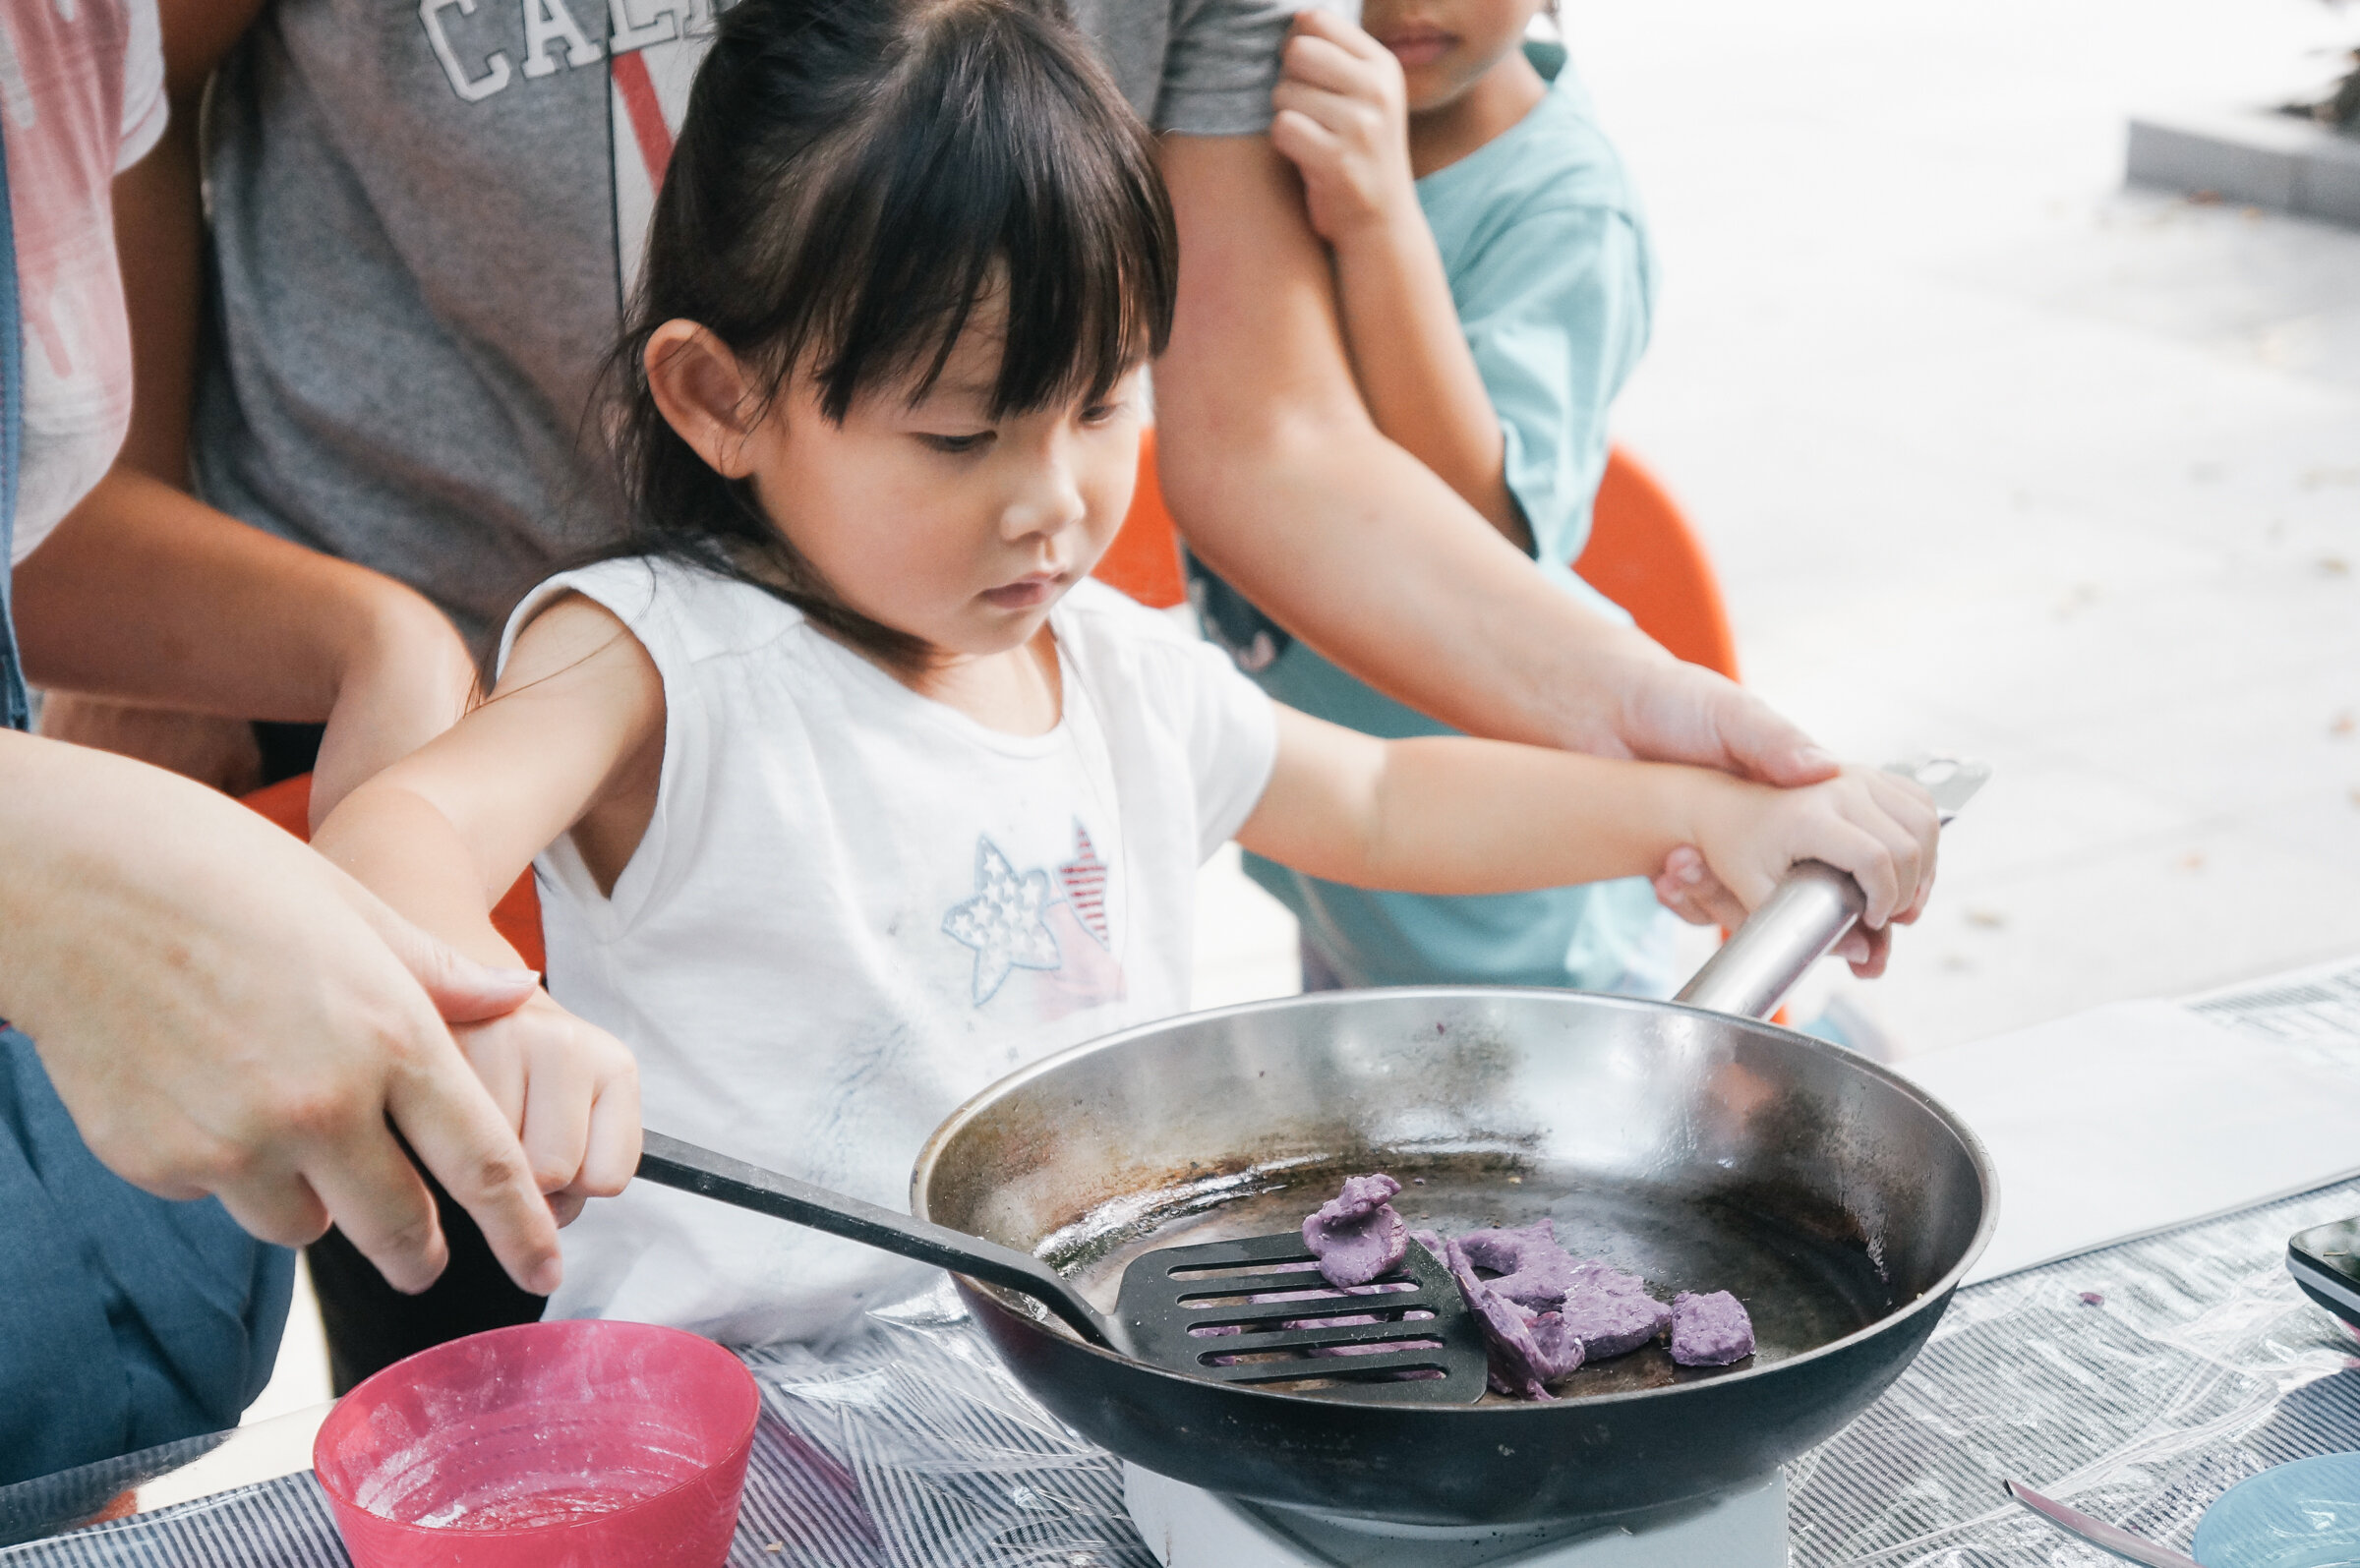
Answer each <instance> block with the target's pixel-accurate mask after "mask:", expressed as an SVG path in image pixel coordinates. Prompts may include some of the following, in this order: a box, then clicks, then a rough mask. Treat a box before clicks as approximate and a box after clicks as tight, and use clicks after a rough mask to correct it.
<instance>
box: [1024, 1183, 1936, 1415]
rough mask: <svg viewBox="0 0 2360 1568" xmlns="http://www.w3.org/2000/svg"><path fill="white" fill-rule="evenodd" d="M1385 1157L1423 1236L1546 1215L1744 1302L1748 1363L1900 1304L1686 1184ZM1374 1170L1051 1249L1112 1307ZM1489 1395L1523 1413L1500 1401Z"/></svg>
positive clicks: (1866, 1272)
mask: <svg viewBox="0 0 2360 1568" xmlns="http://www.w3.org/2000/svg"><path fill="white" fill-rule="evenodd" d="M1370 1153H1371V1154H1373V1155H1376V1156H1377V1160H1378V1163H1379V1164H1382V1165H1383V1167H1384V1168H1385V1169H1386V1170H1387V1172H1388V1173H1389V1174H1391V1175H1393V1176H1394V1177H1396V1178H1398V1179H1399V1180H1400V1181H1401V1182H1402V1184H1403V1188H1402V1191H1401V1192H1400V1194H1399V1195H1398V1196H1396V1197H1395V1198H1394V1199H1393V1207H1394V1208H1395V1209H1397V1210H1399V1211H1400V1213H1401V1216H1402V1218H1403V1219H1405V1220H1407V1221H1408V1222H1409V1225H1410V1227H1411V1229H1413V1230H1435V1231H1439V1232H1441V1233H1442V1234H1444V1235H1446V1236H1450V1235H1457V1234H1460V1233H1462V1232H1466V1231H1472V1230H1478V1229H1482V1228H1484V1227H1487V1226H1508V1227H1518V1226H1525V1225H1531V1224H1534V1223H1536V1222H1538V1221H1539V1220H1541V1219H1542V1218H1544V1217H1546V1218H1548V1219H1550V1220H1552V1221H1553V1222H1554V1223H1555V1226H1556V1230H1557V1236H1558V1240H1559V1241H1560V1243H1561V1244H1563V1245H1564V1247H1565V1248H1566V1249H1567V1250H1569V1251H1570V1252H1572V1253H1573V1254H1574V1255H1575V1256H1576V1257H1596V1258H1604V1259H1605V1260H1607V1261H1608V1262H1610V1263H1613V1264H1614V1265H1615V1266H1616V1267H1618V1268H1621V1269H1624V1270H1626V1271H1628V1272H1630V1273H1633V1274H1637V1275H1638V1276H1640V1277H1641V1278H1642V1279H1644V1280H1645V1281H1646V1282H1647V1287H1648V1290H1649V1291H1650V1293H1652V1294H1653V1295H1655V1296H1656V1297H1658V1298H1659V1299H1661V1300H1663V1301H1666V1302H1669V1301H1670V1300H1671V1299H1672V1297H1673V1295H1674V1293H1675V1292H1679V1291H1698V1292H1706V1291H1716V1290H1727V1291H1732V1292H1734V1293H1736V1295H1737V1296H1738V1297H1739V1299H1740V1300H1741V1301H1743V1302H1745V1303H1746V1304H1747V1307H1748V1310H1749V1313H1750V1315H1751V1316H1752V1318H1753V1326H1754V1335H1755V1339H1756V1342H1757V1349H1756V1351H1755V1353H1754V1356H1753V1357H1752V1358H1751V1359H1750V1360H1749V1361H1747V1362H1744V1363H1741V1365H1745V1366H1759V1365H1771V1364H1773V1363H1776V1362H1780V1361H1784V1360H1786V1359H1788V1358H1790V1357H1794V1356H1799V1355H1801V1354H1803V1353H1805V1352H1808V1351H1812V1350H1816V1349H1818V1348H1819V1347H1820V1346H1822V1345H1827V1344H1832V1343H1833V1342H1835V1341H1836V1340H1839V1339H1842V1338H1844V1337H1845V1336H1847V1335H1849V1334H1852V1333H1855V1332H1857V1331H1859V1330H1860V1329H1862V1328H1866V1327H1867V1326H1869V1325H1870V1324H1871V1323H1874V1322H1876V1321H1877V1320H1878V1319H1879V1318H1882V1317H1884V1316H1885V1315H1886V1314H1887V1313H1888V1312H1890V1311H1891V1310H1892V1309H1893V1308H1894V1307H1896V1306H1899V1305H1900V1303H1899V1302H1898V1301H1897V1300H1896V1295H1895V1291H1894V1288H1893V1285H1892V1283H1891V1282H1890V1281H1889V1280H1886V1279H1884V1278H1882V1277H1880V1276H1879V1274H1878V1272H1877V1269H1876V1265H1875V1263H1874V1262H1873V1261H1872V1260H1871V1259H1870V1257H1869V1255H1868V1252H1867V1249H1866V1248H1865V1247H1863V1246H1862V1245H1861V1244H1860V1243H1859V1242H1858V1241H1857V1240H1851V1239H1846V1238H1841V1237H1828V1236H1814V1235H1810V1234H1806V1233H1804V1232H1801V1231H1799V1230H1797V1229H1796V1228H1795V1227H1794V1226H1793V1225H1792V1224H1791V1223H1789V1222H1788V1221H1787V1220H1786V1219H1784V1218H1783V1217H1781V1216H1779V1215H1776V1214H1765V1213H1761V1212H1759V1211H1757V1210H1754V1209H1751V1208H1748V1207H1746V1206H1744V1203H1743V1202H1742V1201H1741V1199H1737V1198H1731V1197H1722V1196H1716V1195H1713V1194H1710V1193H1700V1192H1696V1191H1683V1190H1681V1189H1678V1188H1671V1187H1649V1186H1646V1185H1631V1184H1620V1183H1617V1184H1603V1183H1600V1182H1598V1181H1596V1180H1594V1179H1586V1178H1585V1177H1584V1176H1583V1175H1582V1174H1581V1173H1579V1172H1575V1171H1568V1170H1557V1171H1551V1170H1549V1169H1548V1168H1546V1167H1543V1166H1531V1165H1504V1164H1503V1163H1502V1162H1501V1161H1499V1160H1498V1159H1497V1158H1495V1157H1491V1156H1476V1157H1473V1158H1471V1159H1454V1158H1451V1157H1449V1156H1435V1155H1430V1154H1412V1155H1407V1156H1400V1157H1392V1156H1387V1155H1385V1154H1383V1153H1382V1152H1381V1151H1370ZM1365 1169H1366V1161H1365V1160H1359V1161H1355V1160H1344V1161H1325V1162H1322V1161H1306V1162H1304V1163H1301V1164H1294V1165H1290V1167H1289V1168H1288V1169H1286V1170H1284V1171H1264V1172H1260V1173H1256V1174H1255V1175H1254V1176H1253V1178H1252V1181H1253V1188H1254V1190H1253V1191H1251V1192H1240V1191H1237V1184H1236V1183H1234V1182H1232V1181H1229V1180H1224V1179H1215V1181H1214V1183H1213V1184H1212V1185H1215V1186H1217V1187H1218V1188H1219V1189H1220V1190H1221V1195H1222V1201H1220V1203H1219V1204H1218V1206H1217V1207H1213V1208H1210V1209H1209V1208H1208V1207H1207V1206H1206V1205H1205V1203H1204V1201H1203V1194H1202V1192H1200V1191H1192V1190H1191V1188H1190V1187H1189V1186H1183V1187H1181V1188H1179V1189H1176V1190H1174V1191H1168V1192H1165V1193H1162V1194H1158V1195H1159V1196H1160V1197H1161V1199H1162V1200H1163V1201H1162V1202H1161V1203H1160V1204H1157V1205H1155V1209H1156V1210H1159V1211H1160V1212H1155V1211H1151V1213H1150V1214H1147V1215H1143V1214H1141V1213H1140V1211H1139V1206H1138V1205H1137V1204H1136V1203H1132V1202H1126V1203H1125V1204H1123V1205H1121V1207H1120V1209H1119V1210H1118V1212H1117V1213H1116V1214H1114V1215H1095V1216H1084V1217H1083V1218H1082V1219H1081V1220H1080V1221H1079V1222H1078V1223H1077V1224H1075V1225H1073V1226H1070V1227H1067V1228H1066V1229H1064V1230H1063V1231H1061V1232H1060V1233H1059V1234H1058V1235H1057V1236H1056V1237H1054V1238H1052V1239H1050V1240H1049V1242H1048V1244H1047V1245H1046V1246H1044V1247H1043V1248H1042V1249H1041V1250H1042V1255H1043V1256H1045V1257H1047V1258H1048V1260H1049V1261H1050V1262H1052V1263H1054V1264H1056V1265H1057V1266H1058V1268H1059V1271H1060V1272H1062V1273H1064V1274H1065V1275H1066V1276H1067V1277H1068V1278H1070V1279H1073V1280H1074V1281H1076V1283H1078V1284H1079V1285H1080V1286H1081V1287H1082V1289H1083V1292H1084V1294H1085V1295H1087V1296H1089V1297H1091V1298H1092V1300H1093V1301H1104V1302H1108V1303H1111V1302H1112V1301H1113V1299H1114V1296H1115V1292H1116V1288H1117V1286H1118V1285H1119V1284H1120V1282H1121V1279H1122V1274H1123V1270H1124V1269H1125V1268H1126V1267H1127V1266H1128V1265H1129V1264H1130V1262H1131V1260H1132V1259H1133V1258H1135V1257H1137V1256H1139V1255H1140V1254H1141V1253H1143V1252H1147V1251H1150V1250H1152V1249H1157V1248H1164V1247H1180V1246H1187V1245H1190V1244H1192V1243H1195V1242H1202V1241H1227V1240H1232V1239H1236V1238H1242V1237H1249V1236H1267V1235H1281V1234H1285V1233H1287V1232H1291V1231H1293V1230H1294V1229H1295V1228H1296V1227H1297V1226H1299V1225H1300V1224H1301V1223H1302V1221H1303V1216H1304V1215H1306V1214H1308V1213H1310V1212H1311V1210H1313V1209H1314V1208H1317V1207H1318V1206H1319V1205H1320V1204H1321V1203H1323V1202H1326V1201H1327V1200H1328V1198H1330V1197H1332V1196H1334V1194H1335V1191H1336V1189H1337V1187H1338V1186H1339V1185H1341V1183H1342V1181H1343V1178H1344V1177H1346V1176H1351V1175H1358V1174H1361V1173H1362V1172H1363V1171H1364V1170H1365ZM1208 1283H1210V1282H1208ZM1315 1283H1316V1281H1315ZM1008 1300H1010V1301H1011V1302H1012V1304H1013V1302H1014V1300H1015V1299H1014V1298H1008ZM1235 1343H1236V1341H1234V1340H1230V1341H1217V1340H1216V1341H1209V1342H1208V1347H1207V1348H1208V1351H1209V1353H1210V1352H1213V1351H1217V1350H1219V1349H1221V1348H1223V1347H1224V1346H1226V1345H1233V1344H1235ZM1317 1365H1322V1366H1324V1367H1333V1366H1335V1365H1337V1364H1335V1363H1333V1362H1328V1363H1324V1364H1317ZM1724 1375H1726V1369H1725V1368H1721V1367H1712V1366H1681V1365H1675V1364H1674V1362H1673V1361H1672V1358H1671V1355H1670V1353H1669V1352H1668V1351H1667V1350H1666V1349H1665V1348H1664V1347H1663V1346H1662V1345H1660V1344H1659V1345H1648V1346H1644V1347H1642V1348H1640V1349H1638V1350H1636V1351H1632V1352H1630V1353H1629V1354H1627V1355H1624V1356H1619V1357H1616V1358H1613V1359H1612V1360H1607V1361H1600V1362H1594V1363H1591V1364H1589V1365H1585V1366H1582V1367H1581V1368H1579V1369H1578V1370H1576V1371H1575V1372H1574V1373H1573V1374H1572V1376H1570V1377H1568V1378H1566V1379H1564V1380H1563V1381H1561V1382H1558V1383H1555V1384H1552V1385H1551V1387H1552V1391H1553V1392H1555V1393H1556V1394H1557V1395H1558V1396H1559V1397H1560V1398H1562V1399H1578V1398H1582V1397H1585V1396H1589V1395H1596V1394H1607V1393H1624V1392H1629V1391H1632V1390H1637V1389H1644V1388H1662V1387H1668V1386H1671V1385H1673V1384H1677V1383H1684V1382H1695V1381H1700V1380H1703V1379H1706V1378H1711V1377H1719V1376H1724ZM1264 1386H1265V1387H1268V1388H1271V1389H1273V1390H1276V1391H1288V1392H1322V1391H1324V1392H1331V1393H1334V1394H1339V1395H1342V1396H1344V1397H1349V1396H1350V1393H1351V1384H1350V1383H1349V1382H1337V1381H1334V1380H1331V1379H1329V1378H1327V1377H1324V1376H1317V1375H1314V1376H1309V1377H1307V1378H1306V1379H1305V1380H1303V1381H1302V1382H1299V1383H1280V1384H1266V1385H1264ZM1484 1399H1485V1402H1487V1403H1513V1402H1508V1401H1502V1400H1501V1398H1500V1396H1498V1395H1495V1394H1486V1395H1485V1396H1484Z"/></svg>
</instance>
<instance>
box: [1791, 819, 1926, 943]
mask: <svg viewBox="0 0 2360 1568" xmlns="http://www.w3.org/2000/svg"><path fill="white" fill-rule="evenodd" d="M1795 858H1797V859H1798V860H1824V861H1826V862H1827V863H1828V864H1829V865H1831V866H1834V867H1836V868H1837V869H1838V870H1840V871H1846V872H1849V873H1851V875H1852V880H1853V881H1855V882H1857V883H1859V885H1860V892H1861V893H1863V894H1865V895H1867V900H1868V905H1867V908H1866V909H1864V910H1863V911H1862V912H1861V914H1860V923H1861V924H1862V925H1864V926H1866V927H1868V928H1869V929H1870V930H1874V929H1875V928H1876V927H1878V926H1881V925H1883V924H1884V923H1885V921H1886V920H1888V919H1889V918H1891V916H1892V913H1893V911H1894V910H1895V909H1896V908H1898V907H1900V904H1901V889H1902V882H1901V876H1900V873H1899V872H1898V870H1897V869H1896V868H1895V866H1894V863H1893V849H1892V846H1891V845H1890V844H1888V843H1887V842H1885V841H1884V840H1882V839H1880V838H1878V837H1877V836H1876V835H1875V834H1873V833H1871V832H1869V831H1868V830H1867V829H1866V828H1863V827H1861V826H1860V825H1859V823H1857V822H1853V821H1850V820H1848V819H1846V818H1843V817H1828V818H1821V819H1819V820H1818V821H1816V822H1814V823H1813V824H1811V826H1810V829H1809V830H1808V832H1807V833H1806V836H1805V838H1804V841H1803V842H1802V843H1801V845H1800V848H1799V852H1798V853H1797V854H1796V857H1795Z"/></svg>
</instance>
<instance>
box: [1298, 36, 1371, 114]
mask: <svg viewBox="0 0 2360 1568" xmlns="http://www.w3.org/2000/svg"><path fill="white" fill-rule="evenodd" d="M1279 71H1280V73H1281V80H1283V81H1287V82H1294V83H1299V84H1300V85H1302V86H1304V87H1318V88H1320V89H1321V90H1323V91H1327V92H1332V93H1335V94H1336V95H1338V96H1339V97H1346V98H1354V99H1359V100H1361V101H1374V102H1377V103H1380V104H1382V103H1383V102H1384V101H1385V78H1384V77H1383V76H1382V75H1381V74H1380V73H1379V71H1378V69H1377V65H1376V62H1374V61H1370V60H1367V59H1364V58H1362V57H1361V56H1359V55H1356V54H1353V53H1351V52H1350V51H1349V50H1346V49H1342V48H1339V47H1337V46H1336V45H1334V44H1332V43H1328V42H1327V41H1326V40H1324V39H1321V38H1296V39H1294V40H1293V41H1292V42H1290V43H1288V44H1287V46H1286V54H1285V56H1284V57H1283V58H1282V59H1281V61H1280V62H1279Z"/></svg>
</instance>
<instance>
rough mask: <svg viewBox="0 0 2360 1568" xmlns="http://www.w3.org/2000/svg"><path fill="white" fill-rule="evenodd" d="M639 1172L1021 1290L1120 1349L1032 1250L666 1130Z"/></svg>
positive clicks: (645, 1151) (645, 1138)
mask: <svg viewBox="0 0 2360 1568" xmlns="http://www.w3.org/2000/svg"><path fill="white" fill-rule="evenodd" d="M639 1176H640V1179H641V1180H642V1181H648V1182H653V1183H655V1184H656V1185H657V1186H658V1187H671V1188H677V1189H679V1191H683V1192H695V1193H697V1194H698V1195H700V1196H703V1197H709V1198H714V1199H716V1200H718V1201H720V1202H723V1203H729V1204H732V1205H734V1206H736V1207H738V1208H742V1209H751V1210H753V1211H754V1212H755V1213H757V1214H768V1215H770V1216H772V1217H773V1218H775V1219H782V1220H791V1221H793V1222H794V1223H795V1224H797V1225H807V1226H809V1227H810V1228H811V1229H813V1230H815V1231H825V1232H827V1233H828V1234H829V1235H830V1236H841V1237H843V1238H844V1239H845V1240H847V1241H850V1242H858V1243H860V1244H861V1245H862V1246H863V1247H874V1248H879V1249H883V1250H885V1251H888V1252H893V1253H896V1254H898V1255H899V1256H902V1257H907V1258H913V1259H915V1260H916V1261H917V1262H920V1263H930V1264H932V1265H933V1266H934V1267H936V1268H947V1269H950V1270H951V1271H953V1272H954V1273H959V1274H966V1275H970V1276H972V1277H974V1278H975V1279H979V1280H984V1281H986V1282H988V1283H990V1284H993V1285H1000V1286H1004V1287H1006V1288H1007V1289H1009V1290H1012V1291H1021V1292H1023V1293H1024V1294H1025V1295H1027V1296H1030V1297H1032V1298H1033V1300H1034V1301H1036V1302H1038V1303H1040V1305H1041V1306H1043V1307H1047V1308H1048V1309H1049V1310H1050V1311H1052V1312H1055V1313H1056V1314H1057V1315H1058V1316H1059V1317H1061V1318H1063V1319H1064V1320H1065V1321H1066V1322H1068V1323H1070V1324H1072V1325H1073V1329H1074V1332H1076V1333H1078V1334H1080V1335H1081V1336H1082V1337H1083V1338H1084V1339H1086V1340H1088V1341H1090V1342H1091V1343H1092V1345H1099V1346H1103V1347H1105V1348H1106V1349H1108V1350H1120V1349H1121V1347H1120V1345H1118V1344H1117V1343H1116V1339H1115V1335H1114V1333H1113V1332H1112V1331H1111V1328H1110V1325H1109V1324H1108V1323H1107V1322H1106V1320H1105V1319H1104V1318H1103V1317H1101V1316H1099V1314H1098V1312H1097V1311H1096V1309H1095V1308H1093V1307H1092V1306H1091V1305H1090V1304H1089V1303H1088V1302H1086V1301H1084V1300H1083V1299H1082V1297H1081V1295H1080V1293H1079V1292H1077V1291H1076V1290H1075V1289H1074V1288H1073V1287H1072V1286H1070V1285H1068V1284H1067V1283H1066V1282H1065V1278H1064V1276H1062V1275H1060V1274H1059V1273H1058V1272H1057V1271H1056V1270H1055V1269H1053V1268H1051V1267H1049V1265H1048V1264H1046V1263H1044V1262H1042V1261H1041V1260H1040V1259H1039V1258H1037V1257H1034V1256H1033V1255H1032V1254H1031V1253H1029V1252H1020V1251H1018V1250H1017V1249H1015V1248H1013V1247H1002V1246H1001V1245H1000V1244H999V1243H997V1242H987V1241H985V1240H983V1239H982V1238H981V1237H979V1236H970V1235H968V1234H967V1233H966V1232H964V1231H954V1230H951V1229H949V1228H947V1227H945V1226H941V1225H934V1224H929V1223H928V1222H927V1221H925V1220H921V1219H915V1218H914V1217H912V1216H910V1215H908V1214H901V1213H897V1212H895V1211H894V1210H892V1209H889V1208H884V1207H882V1206H880V1205H878V1204H875V1203H867V1202H863V1201H861V1200H860V1199H859V1198H856V1197H847V1196H846V1195H845V1194H844V1193H842V1192H831V1191H828V1190H827V1189H826V1188H824V1187H813V1186H812V1185H811V1184H810V1183H808V1182H798V1181H797V1180H796V1179H795V1178H794V1177H792V1176H781V1175H779V1173H778V1172H776V1171H766V1170H764V1169H762V1168H761V1167H760V1166H758V1165H748V1164H746V1163H745V1162H744V1161H743V1160H734V1159H731V1158H730V1157H729V1156H728V1155H726V1154H716V1153H714V1152H713V1151H712V1150H711V1149H704V1148H698V1147H697V1146H696V1145H695V1144H693V1143H683V1142H682V1141H680V1140H679V1138H677V1137H671V1136H668V1135H666V1134H665V1133H662V1132H652V1131H651V1132H646V1133H644V1134H642V1136H641V1141H640V1154H639Z"/></svg>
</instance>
